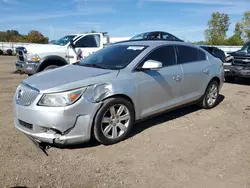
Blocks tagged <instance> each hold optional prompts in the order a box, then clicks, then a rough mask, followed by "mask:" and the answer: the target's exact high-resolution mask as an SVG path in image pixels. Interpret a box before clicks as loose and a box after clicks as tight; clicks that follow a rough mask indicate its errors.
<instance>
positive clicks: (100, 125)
mask: <svg viewBox="0 0 250 188" xmlns="http://www.w3.org/2000/svg"><path fill="white" fill-rule="evenodd" d="M121 106H123V107H124V110H123V111H122V110H121V111H120V112H121V114H120V116H119V115H118V116H119V117H120V118H121V117H123V119H124V120H120V118H119V117H118V118H113V120H112V118H111V117H110V116H111V110H110V109H113V107H114V110H115V114H116V115H117V114H118V109H119V108H120V109H122V108H121ZM113 114H114V113H113ZM126 114H128V115H126ZM125 115H126V116H125ZM104 117H105V118H104ZM125 117H126V118H125ZM128 118H129V119H128ZM104 119H105V120H104ZM125 119H126V120H125ZM134 119H135V115H134V108H133V106H132V104H131V103H130V102H129V101H127V100H126V99H124V98H109V99H107V100H105V101H104V104H103V106H102V107H101V109H100V110H99V111H98V112H97V114H96V117H95V120H94V125H93V126H94V127H93V133H94V137H95V139H96V140H97V141H98V142H100V143H102V144H103V145H111V144H115V143H118V142H120V141H122V140H123V139H125V138H126V136H127V135H128V133H129V132H130V131H131V129H132V127H133V123H134ZM103 121H104V122H103ZM119 122H120V123H119ZM121 123H122V125H123V126H122V125H121ZM120 127H122V129H123V130H122V129H121V128H120ZM105 130H106V131H105ZM114 130H116V131H114ZM104 132H106V134H105V133H104ZM113 133H114V134H113ZM115 133H117V134H115ZM115 135H116V136H115Z"/></svg>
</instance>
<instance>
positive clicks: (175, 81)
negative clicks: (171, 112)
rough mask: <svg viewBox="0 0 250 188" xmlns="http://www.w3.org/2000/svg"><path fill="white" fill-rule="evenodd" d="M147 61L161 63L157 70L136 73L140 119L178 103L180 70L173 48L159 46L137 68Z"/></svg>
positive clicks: (180, 81)
mask: <svg viewBox="0 0 250 188" xmlns="http://www.w3.org/2000/svg"><path fill="white" fill-rule="evenodd" d="M147 60H156V61H160V62H162V66H163V67H162V68H161V69H159V70H143V71H137V72H136V79H137V94H138V101H139V103H138V104H139V105H140V109H141V114H140V115H141V117H143V116H148V115H151V114H154V113H157V112H159V111H161V110H164V109H167V108H171V107H173V106H175V105H177V103H178V102H179V101H180V88H181V85H182V76H183V74H182V69H181V66H180V65H177V62H176V52H175V48H174V46H172V45H171V46H161V47H159V48H157V49H155V50H153V51H152V52H150V53H149V54H148V56H147V57H146V58H145V59H144V60H143V61H142V63H140V65H139V67H140V66H141V67H142V65H143V64H144V62H145V61H147Z"/></svg>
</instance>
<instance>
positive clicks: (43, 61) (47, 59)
mask: <svg viewBox="0 0 250 188" xmlns="http://www.w3.org/2000/svg"><path fill="white" fill-rule="evenodd" d="M53 61H55V62H57V63H59V65H67V64H68V62H67V61H66V60H65V59H64V58H62V57H61V56H57V55H50V56H46V57H44V58H42V59H41V60H40V64H39V66H38V72H40V71H41V69H42V68H43V67H44V65H45V64H47V63H48V62H53Z"/></svg>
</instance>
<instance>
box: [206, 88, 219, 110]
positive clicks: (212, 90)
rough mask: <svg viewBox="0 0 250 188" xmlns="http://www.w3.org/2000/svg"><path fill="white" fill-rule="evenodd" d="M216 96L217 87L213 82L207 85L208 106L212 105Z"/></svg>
mask: <svg viewBox="0 0 250 188" xmlns="http://www.w3.org/2000/svg"><path fill="white" fill-rule="evenodd" d="M217 97H218V88H217V86H216V85H215V84H212V85H211V86H210V87H209V90H208V94H207V103H208V105H209V106H212V105H214V103H215V102H216V100H217Z"/></svg>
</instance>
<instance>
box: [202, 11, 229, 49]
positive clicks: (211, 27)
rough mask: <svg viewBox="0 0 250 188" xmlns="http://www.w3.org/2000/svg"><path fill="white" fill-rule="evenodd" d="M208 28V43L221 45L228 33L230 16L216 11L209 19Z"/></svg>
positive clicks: (206, 34) (206, 35)
mask: <svg viewBox="0 0 250 188" xmlns="http://www.w3.org/2000/svg"><path fill="white" fill-rule="evenodd" d="M207 25H208V29H206V30H205V37H206V41H207V43H208V44H211V45H221V44H224V43H225V40H226V33H227V31H228V29H229V26H230V20H229V16H228V15H227V14H224V13H222V14H221V13H219V12H215V13H213V14H212V17H211V20H209V21H208V24H207Z"/></svg>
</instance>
